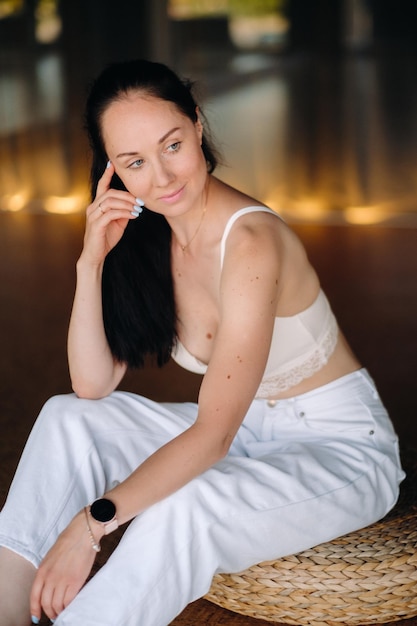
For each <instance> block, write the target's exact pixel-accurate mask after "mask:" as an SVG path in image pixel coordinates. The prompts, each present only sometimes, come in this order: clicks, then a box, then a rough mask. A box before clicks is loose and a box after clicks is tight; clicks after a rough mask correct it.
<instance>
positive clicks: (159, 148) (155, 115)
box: [101, 93, 208, 217]
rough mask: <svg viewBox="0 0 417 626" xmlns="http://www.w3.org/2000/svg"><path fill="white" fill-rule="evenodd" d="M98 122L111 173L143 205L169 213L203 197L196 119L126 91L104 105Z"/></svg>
mask: <svg viewBox="0 0 417 626" xmlns="http://www.w3.org/2000/svg"><path fill="white" fill-rule="evenodd" d="M101 127H102V133H103V140H104V145H105V149H106V152H107V156H108V158H109V159H110V160H111V161H112V163H113V165H114V167H115V170H116V173H117V174H118V176H119V177H120V179H121V180H122V181H123V183H124V185H125V186H126V189H128V191H130V193H132V194H133V195H134V196H135V197H138V198H141V199H142V200H143V201H144V202H145V205H146V207H147V208H148V209H150V210H151V211H155V212H156V213H161V214H163V215H166V216H167V217H170V216H176V215H181V214H183V213H185V212H186V211H188V210H189V209H190V208H196V207H197V206H198V204H197V203H201V202H204V190H205V186H206V182H207V176H208V175H207V166H206V161H205V157H204V154H203V151H202V149H201V141H202V134H203V130H202V125H201V123H200V121H197V122H195V123H194V122H193V121H192V120H190V119H189V118H188V117H186V116H184V115H183V114H182V113H181V112H180V111H179V110H178V109H177V107H176V106H175V105H174V104H173V103H171V102H166V101H165V100H161V99H159V98H155V97H153V96H149V95H145V94H141V93H131V94H128V95H127V96H126V97H125V98H123V99H122V100H119V101H116V102H113V103H112V104H111V105H110V106H109V107H108V108H107V109H106V111H105V112H104V114H103V116H102V121H101Z"/></svg>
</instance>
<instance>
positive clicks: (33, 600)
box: [30, 572, 44, 623]
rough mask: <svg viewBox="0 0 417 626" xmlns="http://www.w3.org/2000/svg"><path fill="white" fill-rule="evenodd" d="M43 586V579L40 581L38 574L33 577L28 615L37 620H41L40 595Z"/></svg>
mask: <svg viewBox="0 0 417 626" xmlns="http://www.w3.org/2000/svg"><path fill="white" fill-rule="evenodd" d="M43 585H44V581H43V579H41V577H40V575H39V572H38V573H37V575H36V577H35V580H34V583H33V585H32V590H31V592H30V614H31V616H32V617H35V618H36V619H37V620H40V619H41V614H42V608H41V595H42V589H43ZM32 621H33V620H32ZM34 623H37V622H35V621H34Z"/></svg>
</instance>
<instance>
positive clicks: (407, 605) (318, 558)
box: [206, 451, 417, 626]
mask: <svg viewBox="0 0 417 626" xmlns="http://www.w3.org/2000/svg"><path fill="white" fill-rule="evenodd" d="M402 457H403V458H402V460H403V466H404V469H405V471H406V472H407V478H406V479H405V481H404V482H403V483H402V488H401V495H400V499H399V501H398V503H397V505H396V506H395V508H394V509H393V510H392V511H391V512H390V513H389V514H388V515H387V516H386V517H385V518H384V519H383V520H381V521H380V522H377V523H376V524H373V525H372V526H368V527H367V528H364V529H362V530H360V531H357V532H353V533H351V534H349V535H345V536H344V537H341V538H340V539H337V540H335V541H331V542H329V543H325V544H321V545H319V546H316V547H315V548H312V549H311V550H306V551H305V552H301V553H299V554H296V555H294V556H288V557H285V558H282V559H279V560H277V561H268V562H265V563H260V564H259V565H255V566H254V567H251V568H249V569H248V570H246V571H244V572H242V573H240V574H218V575H216V576H215V577H214V579H213V583H212V587H211V589H210V592H209V593H208V594H207V596H206V599H207V600H210V601H211V602H214V603H215V604H218V605H219V606H221V607H223V608H226V609H229V610H231V611H235V612H236V613H241V614H242V615H247V616H250V617H257V618H260V619H264V620H267V621H270V622H281V623H284V624H296V625H300V626H304V625H309V624H314V625H317V626H319V625H320V624H321V625H334V624H352V625H354V624H372V623H373V624H375V623H385V622H390V621H395V620H400V619H406V618H410V617H414V616H415V615H417V452H415V451H414V453H412V452H407V453H406V454H403V455H402Z"/></svg>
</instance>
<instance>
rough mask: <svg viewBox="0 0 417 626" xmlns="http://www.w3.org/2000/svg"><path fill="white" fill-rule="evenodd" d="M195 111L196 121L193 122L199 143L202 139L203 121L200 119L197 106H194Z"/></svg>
mask: <svg viewBox="0 0 417 626" xmlns="http://www.w3.org/2000/svg"><path fill="white" fill-rule="evenodd" d="M195 112H196V115H197V121H196V123H195V127H196V130H197V134H198V136H199V139H200V144H201V142H202V140H203V131H204V128H203V122H202V121H201V118H200V110H199V108H198V107H196V108H195Z"/></svg>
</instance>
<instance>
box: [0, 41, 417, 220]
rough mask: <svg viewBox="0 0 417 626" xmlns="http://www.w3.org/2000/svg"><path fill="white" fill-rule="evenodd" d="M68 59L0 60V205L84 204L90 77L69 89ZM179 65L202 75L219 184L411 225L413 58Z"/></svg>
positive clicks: (321, 211)
mask: <svg viewBox="0 0 417 626" xmlns="http://www.w3.org/2000/svg"><path fill="white" fill-rule="evenodd" d="M64 68H65V65H64V63H63V59H62V58H61V57H60V56H59V53H58V52H56V51H55V52H50V53H44V54H42V55H39V56H37V57H36V56H35V57H31V56H26V58H25V55H24V54H23V55H22V54H19V55H18V54H17V52H13V51H9V52H8V53H7V54H5V53H4V54H2V55H1V57H0V164H1V167H0V210H1V209H3V210H11V211H17V210H21V209H23V210H29V211H42V210H46V211H48V212H57V213H68V212H74V211H77V210H82V208H83V207H84V206H85V203H86V200H87V197H88V192H87V180H88V150H87V146H86V140H85V137H84V134H83V130H82V110H81V109H82V101H83V97H82V93H83V92H84V89H85V83H86V82H87V79H85V80H84V79H82V78H81V76H80V83H79V85H78V89H79V93H77V94H74V93H73V91H72V89H73V87H72V85H71V86H70V85H69V84H68V81H67V80H66V76H65V71H64ZM181 72H183V73H186V74H187V75H190V74H191V76H192V77H196V78H197V79H198V80H199V81H200V80H201V86H202V93H203V108H204V109H205V111H206V115H207V118H208V120H209V122H210V125H211V126H212V130H213V134H214V136H215V138H217V142H218V143H219V145H220V147H221V149H222V151H223V154H224V158H225V162H226V163H227V165H226V166H223V167H222V168H220V170H219V175H220V177H222V178H224V179H225V180H226V181H228V182H231V183H232V184H236V185H238V186H241V187H243V188H244V189H245V191H247V192H248V193H250V194H252V195H254V196H256V197H258V198H259V199H260V200H262V201H266V202H268V203H269V204H270V205H271V206H272V207H273V208H275V209H277V210H279V211H280V212H281V213H282V214H283V215H284V216H286V217H287V218H288V219H290V220H297V221H305V220H308V221H313V222H318V223H321V222H325V223H329V222H330V223H350V224H373V223H381V224H395V225H399V226H415V225H417V210H416V209H417V206H416V197H417V173H416V168H415V164H416V162H417V117H416V103H417V81H416V80H415V57H414V56H413V55H411V54H405V53H404V54H401V53H399V52H398V53H396V54H393V55H377V56H373V55H370V54H369V55H359V54H353V53H352V54H346V55H344V56H341V57H337V58H334V59H332V58H322V57H319V58H317V57H309V56H302V55H293V56H291V55H288V56H276V57H275V56H266V55H248V54H236V55H235V57H234V58H232V59H229V60H228V61H227V62H226V63H224V64H223V65H221V66H220V67H219V65H216V67H215V68H213V67H211V66H210V64H208V65H207V66H206V67H195V68H193V67H189V68H181ZM194 72H195V73H194ZM229 166H230V167H229Z"/></svg>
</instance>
